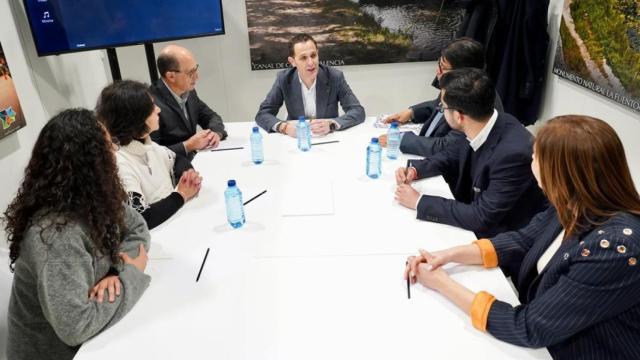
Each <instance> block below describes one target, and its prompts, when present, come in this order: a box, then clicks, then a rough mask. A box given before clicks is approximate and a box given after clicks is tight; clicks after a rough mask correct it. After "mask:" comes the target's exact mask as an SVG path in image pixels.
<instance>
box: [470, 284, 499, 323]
mask: <svg viewBox="0 0 640 360" xmlns="http://www.w3.org/2000/svg"><path fill="white" fill-rule="evenodd" d="M494 301H496V298H495V297H494V296H493V295H491V294H489V293H488V292H486V291H480V292H479V293H477V294H476V296H475V297H474V298H473V302H472V303H471V324H472V325H473V327H474V328H476V329H478V330H480V331H487V320H488V319H489V310H491V305H493V302H494Z"/></svg>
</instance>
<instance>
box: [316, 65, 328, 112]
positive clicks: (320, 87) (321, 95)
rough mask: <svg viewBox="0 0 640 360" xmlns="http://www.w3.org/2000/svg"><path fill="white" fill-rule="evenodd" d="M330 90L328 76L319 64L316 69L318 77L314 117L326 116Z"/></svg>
mask: <svg viewBox="0 0 640 360" xmlns="http://www.w3.org/2000/svg"><path fill="white" fill-rule="evenodd" d="M330 91H331V85H330V84H329V76H328V74H327V72H326V71H325V69H324V68H323V67H322V66H320V67H319V69H318V77H317V78H316V117H317V118H318V119H324V118H326V117H327V111H326V110H327V103H328V102H329V92H330Z"/></svg>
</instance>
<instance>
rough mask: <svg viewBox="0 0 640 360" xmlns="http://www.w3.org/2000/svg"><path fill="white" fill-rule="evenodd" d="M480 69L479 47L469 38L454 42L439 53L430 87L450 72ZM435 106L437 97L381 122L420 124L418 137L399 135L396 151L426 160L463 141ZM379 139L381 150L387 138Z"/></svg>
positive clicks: (499, 106)
mask: <svg viewBox="0 0 640 360" xmlns="http://www.w3.org/2000/svg"><path fill="white" fill-rule="evenodd" d="M484 66H485V65H484V49H483V47H482V44H480V43H479V42H477V41H475V40H473V39H470V38H461V39H457V40H455V41H454V42H452V43H451V44H449V45H448V46H447V47H445V48H444V49H443V50H442V51H441V53H440V58H439V59H438V67H437V68H436V80H435V81H434V84H433V85H434V86H436V87H437V86H438V81H439V80H440V78H441V77H442V75H443V74H445V73H446V72H448V71H450V70H453V69H461V68H466V67H470V68H477V69H484ZM439 104H440V97H439V96H438V97H437V98H436V99H434V100H430V101H425V102H423V103H420V104H417V105H413V106H411V107H409V108H408V109H406V110H403V111H401V112H399V113H397V114H393V115H390V116H388V117H387V118H386V119H385V122H387V123H391V122H393V121H397V122H399V123H400V124H406V123H408V122H410V121H411V122H413V123H416V124H423V125H422V128H421V129H420V133H419V135H416V134H415V133H413V132H411V131H407V132H402V133H401V140H400V151H402V152H403V153H405V154H415V155H420V156H430V155H433V154H435V153H437V152H439V151H441V150H442V149H444V148H445V147H446V146H447V144H449V143H451V142H456V141H458V140H459V139H460V138H463V137H464V136H463V134H462V133H461V132H459V131H451V127H449V125H448V124H447V122H446V121H445V120H444V118H443V115H442V113H441V112H439V111H438V106H439ZM494 106H495V108H496V109H497V110H498V111H502V102H501V101H500V97H499V96H497V94H496V97H495V103H494ZM379 139H380V144H381V145H382V146H383V147H385V146H386V145H387V135H386V134H383V135H380V137H379Z"/></svg>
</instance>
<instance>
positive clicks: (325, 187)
mask: <svg viewBox="0 0 640 360" xmlns="http://www.w3.org/2000/svg"><path fill="white" fill-rule="evenodd" d="M333 196H334V195H333V184H332V183H331V182H330V181H326V180H325V181H322V182H320V181H318V182H313V183H309V182H294V183H292V184H291V185H290V186H288V187H287V193H286V194H285V196H284V198H283V199H282V207H281V211H280V214H281V215H282V216H313V215H333V212H334V201H333Z"/></svg>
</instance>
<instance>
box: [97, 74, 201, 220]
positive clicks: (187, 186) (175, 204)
mask: <svg viewBox="0 0 640 360" xmlns="http://www.w3.org/2000/svg"><path fill="white" fill-rule="evenodd" d="M96 112H97V115H98V119H99V120H100V121H102V122H103V123H104V124H105V126H106V127H107V129H108V130H109V132H110V133H111V136H112V138H113V141H114V143H116V144H118V147H119V149H118V151H117V153H116V158H117V161H118V173H119V175H120V179H121V180H122V184H123V185H124V188H125V190H126V191H127V194H128V195H129V203H130V205H131V206H132V207H133V208H134V209H136V210H137V211H138V212H139V213H141V214H142V216H143V217H144V219H145V220H146V222H147V225H148V226H149V228H150V229H152V228H154V227H156V226H158V225H160V224H161V223H163V222H164V221H166V220H167V219H168V218H170V217H171V216H172V215H173V214H175V213H176V212H177V211H178V210H179V209H180V208H181V207H182V205H183V204H184V203H185V202H187V201H189V200H190V199H192V198H193V197H194V196H196V195H197V194H198V192H199V191H200V182H201V178H200V175H199V174H198V173H197V172H196V171H195V170H193V169H192V168H191V164H190V163H189V160H187V159H186V158H184V157H182V156H176V154H175V153H174V152H173V151H171V150H170V149H169V148H167V147H164V146H160V145H158V144H156V143H154V142H153V141H152V140H151V138H150V137H149V134H150V133H152V132H153V131H156V130H158V127H159V119H158V114H159V113H160V108H159V107H158V106H156V105H155V104H154V102H153V98H152V97H151V94H150V93H149V90H148V87H147V86H146V85H144V84H142V83H139V82H137V81H132V80H124V81H117V82H114V83H113V84H111V85H109V86H107V87H106V88H104V89H103V90H102V93H101V94H100V98H99V99H98V106H97V108H96ZM178 179H179V180H178Z"/></svg>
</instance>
